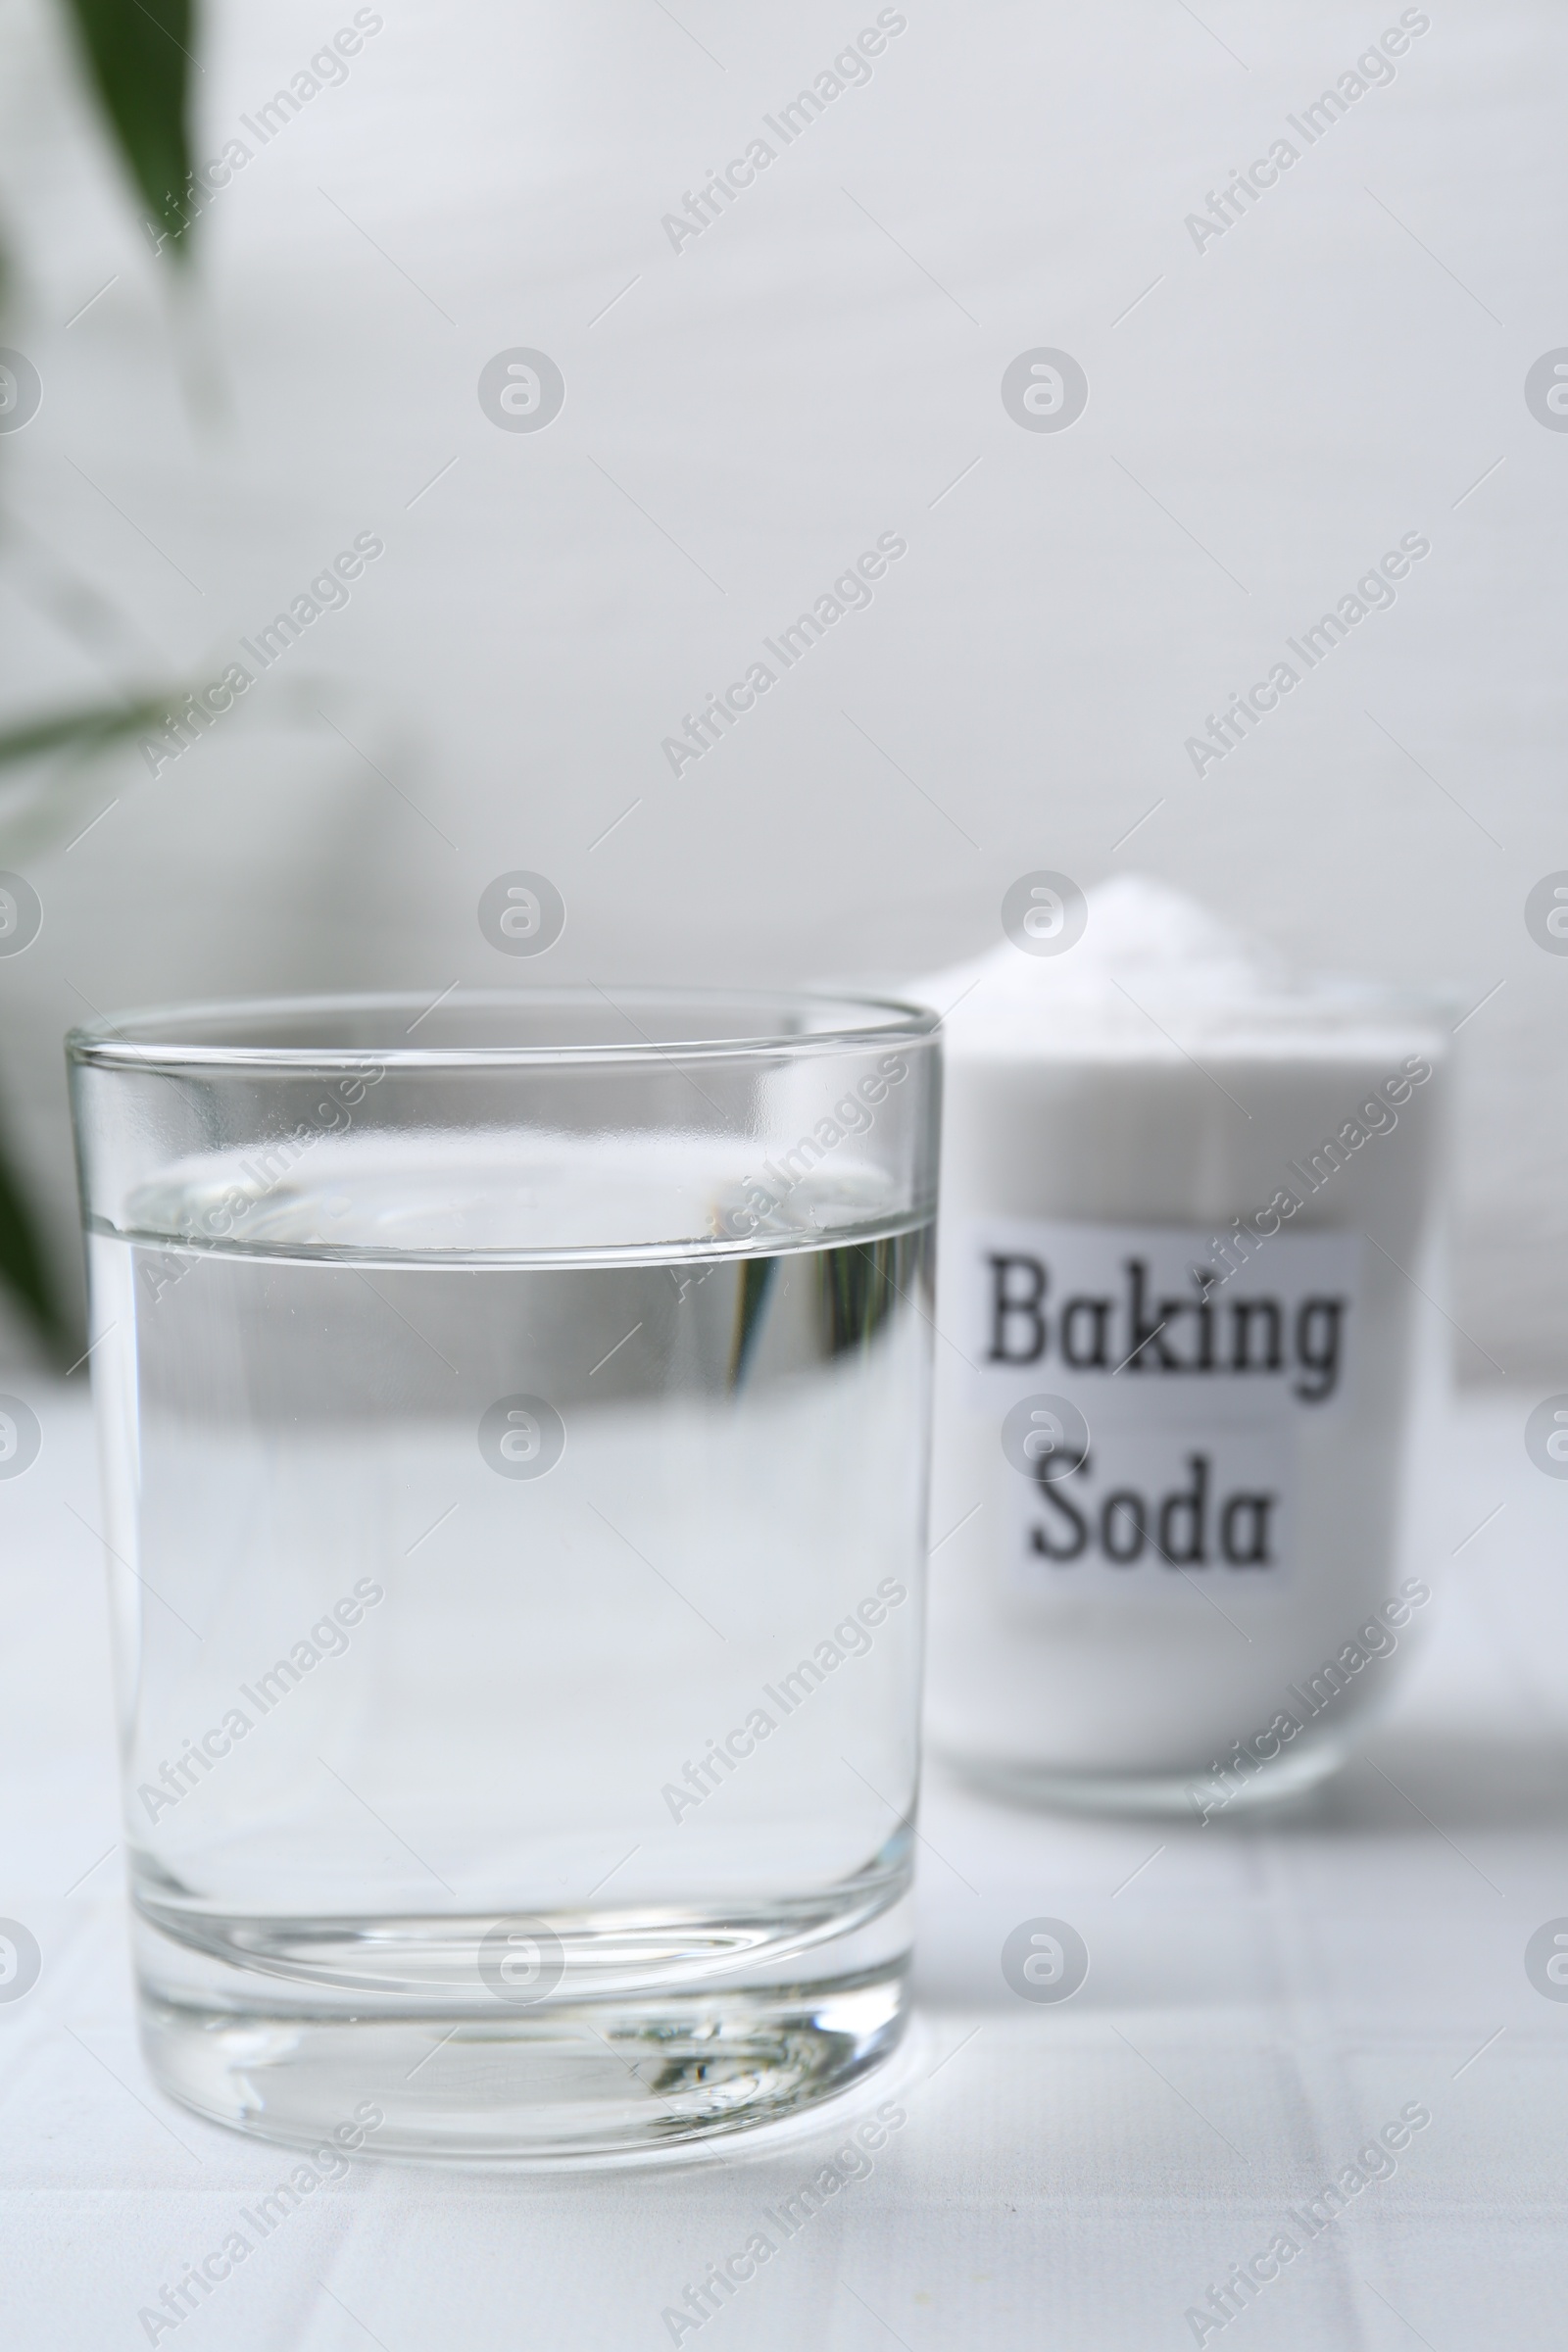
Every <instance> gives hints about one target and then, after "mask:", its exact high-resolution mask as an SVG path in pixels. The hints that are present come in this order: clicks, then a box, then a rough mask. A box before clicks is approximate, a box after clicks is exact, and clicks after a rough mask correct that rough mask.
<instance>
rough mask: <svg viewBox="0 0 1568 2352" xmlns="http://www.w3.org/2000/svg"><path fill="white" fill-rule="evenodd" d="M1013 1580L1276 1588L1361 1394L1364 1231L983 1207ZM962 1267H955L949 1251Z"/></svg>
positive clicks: (961, 1237)
mask: <svg viewBox="0 0 1568 2352" xmlns="http://www.w3.org/2000/svg"><path fill="white" fill-rule="evenodd" d="M954 1247H956V1251H957V1253H958V1264H957V1267H956V1275H957V1282H956V1291H955V1292H954V1293H952V1295H953V1296H955V1297H956V1299H957V1301H958V1313H959V1317H960V1328H959V1329H958V1330H957V1331H956V1334H955V1336H956V1340H957V1344H958V1346H959V1347H960V1348H961V1349H962V1351H963V1354H964V1356H965V1357H966V1358H967V1360H968V1363H969V1366H970V1367H971V1368H970V1371H969V1373H968V1374H967V1375H966V1385H967V1389H968V1401H969V1404H970V1406H971V1407H972V1408H973V1409H974V1410H975V1411H976V1412H977V1413H979V1414H981V1415H983V1416H984V1417H985V1418H986V1419H988V1420H990V1421H993V1422H994V1423H995V1425H996V1432H997V1443H998V1445H999V1447H1000V1448H1001V1450H1002V1452H1003V1454H1004V1457H1005V1463H1006V1468H1005V1472H1004V1474H1003V1480H1002V1486H1001V1496H1002V1497H1003V1499H1002V1514H1001V1515H1002V1522H1003V1524H1002V1526H1001V1528H1000V1530H999V1533H1000V1537H1001V1541H1002V1542H1003V1544H1004V1545H1005V1571H1006V1580H1007V1582H1008V1584H1009V1585H1010V1586H1011V1587H1012V1589H1013V1590H1015V1591H1028V1592H1030V1593H1043V1592H1062V1593H1072V1592H1077V1593H1094V1594H1095V1595H1096V1596H1097V1597H1099V1596H1101V1595H1103V1594H1104V1593H1110V1592H1113V1591H1120V1592H1130V1593H1148V1592H1149V1591H1150V1590H1151V1589H1152V1588H1155V1587H1158V1586H1160V1585H1163V1586H1165V1587H1179V1586H1180V1585H1182V1584H1183V1583H1186V1584H1193V1583H1196V1584H1197V1585H1199V1587H1200V1588H1201V1589H1202V1590H1206V1591H1208V1592H1209V1593H1211V1595H1212V1596H1213V1597H1215V1598H1217V1599H1220V1600H1223V1597H1224V1591H1225V1590H1226V1589H1229V1590H1231V1591H1233V1592H1236V1591H1240V1590H1243V1589H1249V1590H1251V1591H1259V1590H1269V1589H1274V1588H1277V1586H1278V1585H1279V1584H1280V1583H1281V1582H1282V1581H1283V1580H1284V1579H1286V1578H1287V1577H1289V1575H1290V1573H1291V1569H1292V1565H1293V1562H1292V1536H1293V1529H1294V1523H1295V1520H1296V1518H1297V1515H1298V1514H1297V1509H1296V1498H1297V1495H1298V1491H1299V1481H1300V1480H1301V1478H1302V1477H1303V1476H1304V1475H1307V1474H1308V1472H1310V1474H1311V1475H1313V1476H1317V1477H1321V1476H1325V1475H1332V1463H1331V1459H1328V1458H1326V1457H1325V1450H1324V1447H1323V1446H1322V1445H1321V1443H1317V1444H1314V1443H1313V1442H1312V1441H1313V1433H1315V1432H1325V1433H1327V1432H1332V1430H1333V1429H1334V1427H1335V1425H1336V1424H1337V1423H1342V1420H1343V1416H1344V1414H1345V1413H1346V1411H1347V1410H1348V1408H1349V1406H1350V1404H1351V1402H1352V1392H1353V1385H1354V1370H1355V1362H1356V1355H1357V1340H1358V1333H1357V1315H1358V1312H1359V1308H1360V1271H1361V1239H1360V1236H1359V1235H1358V1234H1351V1233H1308V1234H1295V1233H1280V1234H1277V1235H1275V1236H1272V1237H1270V1238H1268V1239H1266V1240H1260V1239H1258V1238H1257V1237H1255V1236H1250V1235H1243V1236H1241V1237H1240V1238H1238V1237H1237V1236H1236V1235H1235V1234H1234V1233H1233V1234H1231V1235H1230V1236H1229V1237H1225V1236H1216V1235H1215V1234H1214V1232H1213V1231H1212V1230H1211V1229H1205V1228H1202V1227H1196V1226H1194V1227H1188V1226H1174V1225H1162V1226H1143V1225H1137V1226H1134V1225H1090V1224H1065V1223H1044V1222H1033V1221H1024V1220H1019V1219H1010V1218H1009V1219H986V1220H982V1221H976V1222H975V1223H972V1224H971V1225H969V1226H968V1227H967V1228H966V1229H964V1230H962V1231H960V1233H959V1234H958V1235H957V1236H956V1244H950V1248H954ZM950 1271H951V1269H950Z"/></svg>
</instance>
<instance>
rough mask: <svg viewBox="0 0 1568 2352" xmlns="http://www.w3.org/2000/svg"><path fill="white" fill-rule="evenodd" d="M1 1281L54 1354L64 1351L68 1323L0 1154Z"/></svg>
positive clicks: (18, 1191)
mask: <svg viewBox="0 0 1568 2352" xmlns="http://www.w3.org/2000/svg"><path fill="white" fill-rule="evenodd" d="M0 1282H3V1283H4V1285H5V1287H6V1289H7V1290H8V1291H10V1292H11V1293H12V1294H13V1296H14V1297H15V1298H17V1299H20V1300H21V1302H22V1304H23V1305H24V1306H25V1308H26V1310H27V1312H28V1314H29V1315H30V1317H31V1318H32V1321H33V1322H34V1323H35V1324H36V1325H37V1327H38V1330H39V1332H40V1334H41V1335H42V1337H43V1338H44V1339H45V1340H46V1341H47V1342H48V1344H49V1347H50V1348H51V1350H52V1352H53V1353H55V1354H57V1355H62V1354H63V1353H64V1349H65V1344H66V1338H67V1332H68V1321H67V1315H66V1309H65V1305H64V1302H63V1300H62V1299H61V1297H60V1294H59V1291H58V1290H57V1288H56V1285H55V1279H54V1274H53V1272H52V1270H51V1268H50V1265H49V1261H48V1259H47V1258H46V1257H45V1256H44V1253H43V1249H42V1246H41V1245H40V1243H39V1240H38V1232H37V1228H36V1226H35V1225H34V1224H33V1221H32V1216H31V1212H30V1211H29V1209H28V1208H27V1205H26V1202H25V1199H24V1197H23V1192H22V1187H21V1185H20V1184H19V1183H18V1182H17V1179H16V1177H15V1176H14V1175H13V1174H12V1172H11V1169H10V1168H9V1167H8V1165H7V1164H6V1160H5V1157H4V1154H3V1153H0Z"/></svg>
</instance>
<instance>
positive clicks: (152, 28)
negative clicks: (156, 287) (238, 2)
mask: <svg viewBox="0 0 1568 2352" xmlns="http://www.w3.org/2000/svg"><path fill="white" fill-rule="evenodd" d="M66 6H67V9H68V11H69V13H70V15H71V16H72V18H73V21H74V23H75V26H76V31H77V34H78V36H79V38H80V41H81V45H82V48H83V50H84V52H85V56H86V63H87V69H88V72H89V73H90V75H91V77H92V82H93V86H94V88H95V89H96V91H97V93H98V97H99V99H100V101H101V103H102V105H103V109H104V112H105V113H106V114H107V116H108V117H109V123H110V127H111V128H112V129H113V131H114V134H115V138H116V141H117V142H118V145H119V148H120V153H121V157H122V160H123V163H124V165H125V168H126V170H127V171H128V172H129V173H130V176H131V178H132V179H133V180H134V181H135V183H136V187H137V190H138V192H139V194H140V195H141V197H142V200H143V202H144V203H145V204H146V206H147V208H148V210H149V212H150V214H151V216H152V220H153V221H155V222H157V223H159V224H161V226H162V228H163V230H164V231H165V233H166V236H167V240H168V242H169V244H170V246H171V248H172V252H173V253H174V254H175V256H176V257H177V258H178V259H180V260H184V259H185V258H186V257H187V255H188V252H189V248H188V246H187V245H186V243H185V230H186V228H187V226H188V225H189V222H190V221H191V219H192V214H191V212H190V211H189V210H188V209H187V182H188V180H189V178H190V170H191V160H190V136H189V131H188V128H187V123H186V111H187V102H188V97H189V87H190V69H191V67H192V66H193V65H194V63H195V60H194V58H193V57H192V55H191V44H192V42H193V40H194V38H195V29H196V27H195V16H196V10H195V0H66ZM164 241H165V240H164V238H162V237H161V238H160V240H159V243H160V247H161V246H162V244H163V242H164Z"/></svg>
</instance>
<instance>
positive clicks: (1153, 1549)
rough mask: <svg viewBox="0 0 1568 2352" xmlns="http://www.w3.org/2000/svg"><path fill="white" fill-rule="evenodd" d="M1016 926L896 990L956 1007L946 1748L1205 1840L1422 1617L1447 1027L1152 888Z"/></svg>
mask: <svg viewBox="0 0 1568 2352" xmlns="http://www.w3.org/2000/svg"><path fill="white" fill-rule="evenodd" d="M1037 927H1038V928H1039V929H1041V930H1042V931H1044V932H1045V933H1046V936H1045V938H1044V939H1043V940H1042V941H1041V942H1039V943H1038V944H1039V945H1040V947H1041V949H1042V952H1040V953H1031V952H1029V950H1028V949H1026V948H1024V947H1020V946H1014V945H1013V944H1012V941H1011V940H1010V939H1008V940H1005V941H1004V942H1003V944H1002V945H1000V946H999V947H998V948H996V949H995V950H994V951H993V952H992V953H991V954H990V955H989V956H985V957H984V958H982V959H981V960H980V961H978V962H976V963H973V964H970V965H967V966H964V967H960V968H957V969H955V970H953V971H951V972H946V973H942V974H939V975H937V976H936V977H934V978H933V979H931V980H929V981H926V982H923V983H921V984H920V985H919V987H918V989H917V990H915V991H913V992H911V993H914V994H916V995H917V996H918V997H919V999H920V1000H921V1001H922V1002H924V1003H927V1004H930V1005H935V1006H937V1007H938V1008H939V1009H941V1010H943V1011H945V1012H948V1029H947V1038H948V1043H947V1081H946V1096H947V1107H946V1120H945V1140H944V1147H943V1172H942V1219H941V1244H940V1250H939V1268H940V1272H939V1284H938V1308H937V1322H938V1330H939V1335H940V1336H939V1339H938V1345H937V1366H936V1379H937V1392H936V1426H935V1440H934V1445H935V1457H934V1478H933V1497H932V1540H933V1544H934V1545H935V1550H934V1553H933V1557H932V1563H931V1568H932V1589H931V1641H930V1669H929V1673H930V1690H929V1718H928V1720H929V1731H930V1738H931V1741H932V1745H933V1747H934V1748H935V1749H936V1750H937V1751H938V1752H939V1753H944V1754H946V1755H947V1756H948V1757H950V1758H951V1759H952V1760H954V1761H956V1763H958V1764H959V1765H960V1766H961V1767H963V1768H965V1769H966V1770H968V1771H969V1772H970V1773H972V1774H975V1775H977V1776H978V1777H980V1778H982V1779H984V1780H987V1781H989V1782H991V1783H992V1784H993V1785H996V1786H999V1787H1003V1788H1005V1789H1011V1790H1013V1791H1014V1792H1016V1793H1019V1794H1027V1793H1035V1794H1037V1795H1040V1796H1044V1797H1048V1798H1056V1799H1064V1800H1073V1801H1079V1802H1084V1803H1099V1804H1115V1803H1138V1804H1164V1805H1171V1806H1179V1807H1181V1808H1183V1809H1186V1808H1188V1807H1191V1808H1192V1809H1193V1810H1194V1811H1195V1812H1196V1813H1197V1814H1198V1815H1199V1816H1200V1817H1201V1818H1204V1819H1208V1818H1211V1817H1212V1816H1213V1814H1214V1813H1215V1812H1216V1811H1220V1810H1223V1809H1224V1808H1226V1807H1228V1806H1231V1805H1237V1804H1242V1803H1246V1802H1250V1801H1253V1800H1255V1799H1256V1798H1259V1797H1264V1796H1267V1795H1270V1794H1275V1793H1281V1794H1283V1793H1285V1792H1286V1791H1287V1790H1288V1789H1292V1788H1296V1787H1300V1786H1303V1785H1305V1784H1306V1783H1307V1782H1309V1781H1312V1780H1314V1779H1316V1778H1318V1777H1319V1776H1320V1775H1321V1774H1322V1773H1325V1772H1327V1771H1329V1770H1331V1769H1332V1768H1333V1766H1334V1764H1335V1763H1336V1762H1337V1761H1339V1760H1340V1758H1341V1756H1342V1755H1343V1753H1344V1752H1345V1750H1346V1748H1347V1746H1348V1743H1349V1741H1350V1740H1352V1739H1353V1738H1354V1737H1355V1736H1356V1727H1357V1726H1358V1725H1359V1724H1360V1723H1361V1722H1362V1721H1363V1720H1364V1717H1365V1715H1366V1713H1367V1711H1368V1710H1369V1709H1370V1708H1372V1707H1374V1706H1377V1705H1379V1704H1381V1703H1383V1702H1384V1701H1385V1700H1386V1699H1387V1697H1388V1696H1389V1694H1390V1692H1391V1691H1392V1689H1393V1686H1394V1683H1395V1680H1396V1677H1397V1673H1398V1671H1399V1670H1398V1668H1397V1667H1396V1666H1393V1665H1392V1664H1391V1659H1392V1657H1393V1654H1394V1652H1395V1651H1396V1650H1404V1649H1406V1648H1407V1647H1408V1646H1410V1644H1411V1642H1412V1637H1413V1635H1414V1634H1416V1633H1418V1632H1419V1630H1420V1627H1421V1624H1422V1622H1423V1619H1422V1612H1423V1611H1424V1609H1425V1607H1426V1604H1427V1602H1428V1600H1429V1599H1430V1596H1431V1595H1430V1588H1429V1586H1428V1585H1427V1584H1426V1582H1425V1581H1424V1579H1423V1577H1422V1575H1421V1573H1420V1571H1421V1567H1422V1565H1423V1562H1422V1559H1421V1557H1420V1556H1418V1554H1417V1547H1416V1544H1415V1542H1414V1539H1413V1536H1412V1521H1411V1514H1410V1512H1409V1509H1408V1507H1407V1506H1408V1503H1409V1499H1410V1496H1409V1490H1410V1488H1411V1486H1412V1483H1413V1467H1414V1465H1413V1459H1412V1440H1413V1436H1414V1434H1415V1431H1416V1425H1417V1419H1418V1416H1417V1415H1416V1413H1415V1410H1414V1407H1415V1402H1416V1398H1417V1397H1418V1395H1422V1394H1429V1393H1430V1391H1431V1389H1432V1388H1433V1386H1434V1385H1436V1384H1437V1383H1438V1381H1439V1380H1440V1378H1441V1375H1440V1364H1441V1359H1442V1347H1443V1342H1442V1339H1441V1336H1440V1333H1441V1326H1439V1325H1436V1324H1435V1322H1434V1319H1433V1318H1434V1316H1435V1313H1436V1309H1435V1308H1434V1307H1433V1306H1432V1305H1431V1304H1430V1302H1429V1298H1428V1295H1429V1294H1431V1293H1433V1292H1434V1291H1435V1289H1436V1288H1437V1287H1438V1284H1439V1281H1440V1276H1439V1273H1438V1271H1437V1269H1436V1264H1435V1260H1436V1254H1437V1236H1436V1232H1435V1218H1434V1208H1435V1178H1436V1174H1437V1168H1438V1162H1439V1158H1440V1153H1439V1151H1438V1149H1437V1146H1438V1140H1439V1135H1440V1131H1441V1126H1442V1120H1443V1103H1444V1097H1445V1094H1446V1068H1445V1049H1446V1045H1447V1039H1448V1031H1447V1027H1446V1021H1445V1020H1444V1019H1443V1017H1442V1016H1441V1012H1440V1009H1439V1008H1438V1006H1437V1005H1436V1003H1435V1001H1432V1000H1415V999H1411V998H1408V997H1405V998H1400V997H1397V996H1394V995H1392V994H1390V993H1389V992H1386V991H1381V990H1371V989H1355V988H1348V987H1345V988H1342V987H1334V986H1329V985H1313V986H1311V987H1298V986H1292V985H1291V984H1290V983H1289V982H1288V981H1287V979H1286V977H1285V975H1284V973H1283V972H1282V971H1281V970H1280V969H1279V968H1278V966H1277V965H1276V964H1275V963H1274V962H1273V960H1272V959H1270V958H1269V957H1268V956H1265V955H1264V954H1262V953H1261V952H1259V951H1257V950H1254V949H1252V948H1250V947H1249V946H1248V945H1247V943H1246V942H1244V941H1243V940H1241V939H1240V938H1238V937H1237V936H1235V935H1233V934H1232V933H1230V932H1228V931H1226V930H1224V929H1222V928H1221V927H1220V926H1219V925H1218V924H1217V923H1215V922H1214V921H1213V920H1212V919H1211V918H1210V917H1209V916H1208V915H1206V914H1205V913H1204V912H1203V911H1202V909H1201V908H1200V907H1196V906H1194V905H1193V904H1191V903H1190V902H1189V901H1187V900H1185V899H1183V898H1181V897H1179V896H1177V895H1176V894H1175V893H1173V892H1171V891H1170V890H1168V889H1166V888H1165V887H1163V886H1162V885H1160V884H1157V883H1154V882H1152V881H1147V880H1138V879H1133V878H1126V879H1121V880H1117V881H1114V882H1111V883H1108V884H1106V885H1105V886H1103V888H1102V889H1100V890H1098V891H1096V892H1093V893H1091V894H1090V896H1089V900H1088V907H1087V923H1086V924H1085V925H1084V927H1083V929H1082V934H1081V936H1078V937H1076V938H1073V937H1072V932H1071V927H1070V926H1068V927H1064V926H1063V924H1062V923H1061V922H1060V920H1059V919H1058V920H1055V921H1054V927H1053V924H1052V921H1051V919H1050V918H1048V920H1047V922H1045V923H1042V924H1040V925H1039V926H1037ZM1019 933H1020V935H1021V936H1023V937H1025V938H1029V937H1030V926H1029V923H1028V921H1027V919H1026V920H1025V922H1024V923H1023V924H1022V925H1021V926H1020V927H1019ZM1064 937H1065V938H1066V939H1067V940H1069V941H1070V944H1068V945H1065V946H1063V945H1061V941H1062V939H1063V938H1064ZM1034 944H1036V943H1034V942H1033V940H1032V939H1031V945H1034ZM1053 950H1054V952H1053ZM950 1007H951V1011H950V1010H949V1008H950ZM1406 1629H1409V1630H1408V1631H1407V1630H1406Z"/></svg>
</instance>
